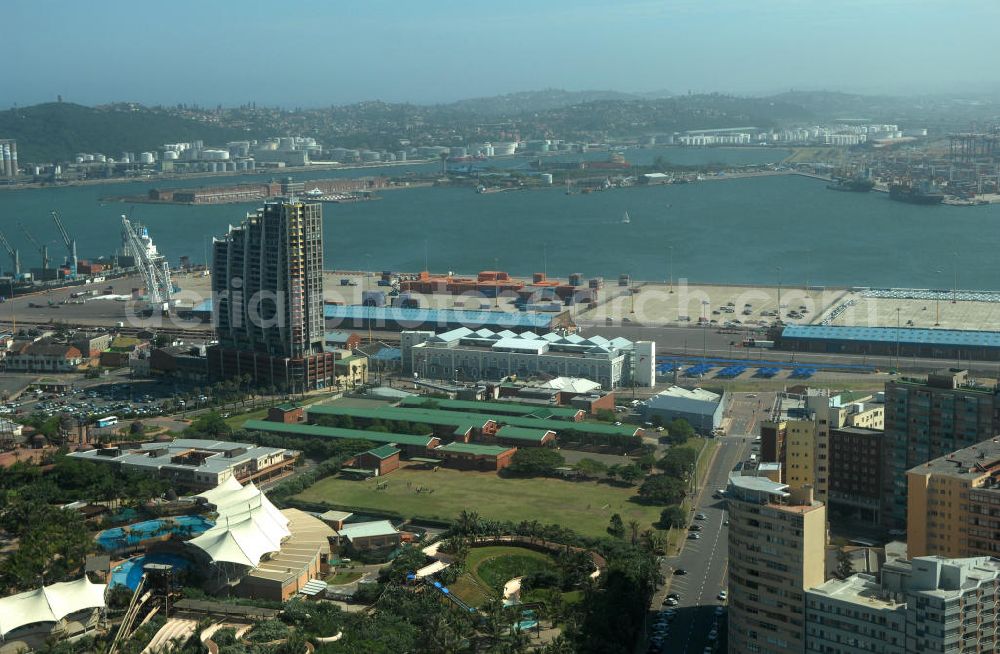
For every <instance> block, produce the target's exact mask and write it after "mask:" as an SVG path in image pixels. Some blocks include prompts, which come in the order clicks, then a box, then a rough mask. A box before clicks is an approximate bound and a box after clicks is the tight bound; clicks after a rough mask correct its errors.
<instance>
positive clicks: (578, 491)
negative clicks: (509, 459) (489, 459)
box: [296, 467, 660, 536]
mask: <svg viewBox="0 0 1000 654" xmlns="http://www.w3.org/2000/svg"><path fill="white" fill-rule="evenodd" d="M376 483H379V484H385V485H386V487H385V488H384V489H382V490H376V489H375V485H376ZM418 488H419V489H423V490H422V491H421V492H418V490H417V489H418ZM428 491H433V492H428ZM635 493H636V487H628V488H625V487H619V486H611V485H609V484H605V483H598V482H596V481H567V480H563V479H547V478H534V479H510V478H502V477H500V476H498V475H497V474H496V473H494V472H466V471H461V470H450V469H447V468H440V469H438V470H437V471H436V472H435V471H431V470H425V469H421V468H418V467H402V468H400V469H399V470H396V471H395V472H393V473H391V474H389V475H386V476H385V477H379V478H377V479H375V478H373V479H369V480H365V481H355V480H351V479H344V478H341V477H328V478H326V479H321V480H320V481H318V482H317V483H316V484H314V485H313V486H311V487H310V488H307V489H306V490H304V491H303V492H302V493H300V494H299V495H297V496H296V497H297V498H298V499H301V500H304V501H308V502H324V503H326V504H328V505H330V506H336V507H345V508H348V509H351V510H363V509H368V510H372V511H379V510H384V511H388V512H391V513H396V514H401V515H403V516H405V517H408V518H431V519H437V520H454V519H455V517H456V516H457V515H458V514H459V513H460V512H461V511H462V510H463V509H464V510H466V511H476V512H477V513H479V515H480V516H481V517H483V518H488V519H493V520H510V521H512V522H520V521H522V520H528V521H531V520H537V521H538V522H540V523H541V524H559V525H562V526H564V527H568V528H570V529H572V530H573V531H575V532H577V533H579V534H581V535H584V536H603V535H606V532H605V529H606V528H607V526H608V520H610V519H611V515H612V514H614V513H618V514H620V515H621V517H622V521H623V522H624V523H625V525H626V527H627V526H628V524H629V522H630V521H632V520H636V521H638V523H639V526H640V531H645V530H646V529H650V528H651V527H652V526H653V523H655V522H656V521H658V520H659V518H660V507H656V506H646V505H642V504H637V503H635V502H631V501H629V498H631V497H633V496H635Z"/></svg>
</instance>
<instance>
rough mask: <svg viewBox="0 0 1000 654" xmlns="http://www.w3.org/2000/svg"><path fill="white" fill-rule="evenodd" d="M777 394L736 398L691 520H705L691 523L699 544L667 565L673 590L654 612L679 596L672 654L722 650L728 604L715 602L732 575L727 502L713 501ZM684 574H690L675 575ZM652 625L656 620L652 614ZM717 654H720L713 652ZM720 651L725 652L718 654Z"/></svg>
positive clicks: (669, 643)
mask: <svg viewBox="0 0 1000 654" xmlns="http://www.w3.org/2000/svg"><path fill="white" fill-rule="evenodd" d="M773 400H774V394H773V393H760V394H753V393H749V394H748V393H738V394H734V397H733V399H732V404H731V405H730V410H731V412H732V415H731V416H730V434H731V435H729V436H725V437H722V438H720V439H719V449H718V452H717V454H716V457H715V461H714V463H713V465H712V467H711V468H710V470H709V472H708V475H707V478H706V482H705V484H704V486H703V487H702V488H700V489H699V492H700V495H699V497H698V500H697V502H696V503H695V509H694V510H693V511H692V514H699V513H700V514H704V516H705V519H704V520H692V524H698V525H700V526H701V527H702V529H701V531H700V532H698V533H699V534H700V536H701V538H699V539H697V540H686V541H685V543H684V549H683V551H682V552H681V554H680V555H679V556H676V557H669V558H667V559H666V560H665V562H664V563H665V567H664V575H665V576H666V577H668V583H669V590H666V591H662V592H660V593H657V594H656V596H655V597H654V603H655V606H654V607H653V608H654V610H659V609H660V608H663V607H662V606H661V603H662V601H663V599H664V597H665V595H666V594H667V593H668V592H669V593H677V595H678V596H679V603H678V605H677V607H676V609H677V616H676V618H675V619H674V620H673V622H672V623H671V625H670V632H669V635H668V636H667V637H666V638H664V640H663V648H662V651H663V652H665V653H669V654H701V653H702V652H704V651H705V648H706V647H715V648H717V649H718V648H719V647H720V645H721V642H720V641H724V639H725V619H724V617H723V618H719V617H717V616H716V613H715V612H716V607H719V606H722V605H724V604H725V603H724V602H720V601H719V600H718V599H717V596H718V594H719V591H721V590H723V589H725V588H726V576H727V573H728V568H727V563H728V529H727V527H726V525H725V524H724V523H725V522H726V513H725V502H724V500H720V499H717V498H715V497H713V495H715V493H716V491H717V490H719V489H723V488H725V487H726V484H727V483H728V479H729V473H730V471H731V470H732V469H733V468H734V467H735V466H736V464H737V463H739V462H740V461H743V460H745V459H746V458H747V456H748V455H749V453H750V447H751V442H752V439H753V438H754V436H756V431H757V425H758V423H759V420H760V419H761V417H762V416H763V415H764V412H765V411H766V410H767V409H769V408H770V405H771V403H772V402H773ZM678 569H683V570H685V571H686V573H687V574H684V575H676V574H674V571H675V570H678ZM650 617H651V622H652V621H653V620H654V619H655V616H654V615H653V614H652V613H651V616H650ZM716 621H718V638H717V639H716V641H715V642H714V643H713V642H712V641H709V639H708V634H709V632H710V631H711V629H712V625H713V624H714V623H716ZM712 651H716V650H712ZM720 651H721V650H720Z"/></svg>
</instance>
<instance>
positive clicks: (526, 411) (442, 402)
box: [399, 396, 580, 420]
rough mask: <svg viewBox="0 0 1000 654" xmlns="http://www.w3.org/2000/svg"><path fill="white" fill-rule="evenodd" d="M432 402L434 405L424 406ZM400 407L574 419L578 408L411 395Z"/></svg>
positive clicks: (578, 410) (578, 411)
mask: <svg viewBox="0 0 1000 654" xmlns="http://www.w3.org/2000/svg"><path fill="white" fill-rule="evenodd" d="M431 402H433V403H434V404H435V405H436V407H425V406H423V405H424V404H428V403H431ZM399 406H401V407H414V408H427V409H433V408H438V409H451V410H460V411H471V412H473V413H499V414H506V415H520V416H533V417H535V418H567V419H570V420H572V419H574V418H576V416H577V414H579V413H580V409H567V408H564V407H555V406H540V405H537V404H523V403H520V402H479V401H476V400H446V399H438V398H429V397H420V396H412V397H407V398H405V399H404V400H403V401H402V402H400V403H399Z"/></svg>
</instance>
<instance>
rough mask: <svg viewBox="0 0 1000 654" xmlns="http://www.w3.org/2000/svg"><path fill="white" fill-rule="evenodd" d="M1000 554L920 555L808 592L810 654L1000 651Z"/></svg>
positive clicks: (807, 649)
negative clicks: (878, 575) (876, 573)
mask: <svg viewBox="0 0 1000 654" xmlns="http://www.w3.org/2000/svg"><path fill="white" fill-rule="evenodd" d="M998 606H1000V559H995V558H989V557H975V558H960V559H948V558H944V557H937V556H927V557H916V558H913V559H912V560H910V561H905V560H896V561H890V562H888V563H886V564H885V565H884V566H883V568H882V571H881V581H879V580H878V579H876V577H874V576H871V575H864V574H857V575H853V576H851V577H849V578H847V579H843V580H841V579H831V580H830V581H828V582H826V583H825V584H823V585H821V586H819V587H817V588H813V589H810V590H809V591H808V592H807V593H806V639H805V649H804V651H805V652H807V653H809V654H814V653H815V654H857V652H878V653H879V654H922V653H924V652H948V653H953V654H984V653H986V652H997V651H998V648H1000V632H998V629H997V624H998V623H997V618H998Z"/></svg>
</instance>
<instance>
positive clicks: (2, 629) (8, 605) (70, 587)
mask: <svg viewBox="0 0 1000 654" xmlns="http://www.w3.org/2000/svg"><path fill="white" fill-rule="evenodd" d="M106 589H107V586H106V585H105V584H93V583H90V580H89V579H87V577H86V576H84V577H81V578H80V579H77V580H76V581H65V582H62V583H58V584H52V585H51V586H43V587H41V588H39V589H37V590H29V591H27V592H25V593H19V594H17V595H11V596H10V597H5V598H3V599H0V637H2V636H6V635H7V634H8V633H10V632H11V631H14V630H15V629H17V628H18V627H23V626H24V625H27V624H33V623H35V622H58V621H59V620H62V619H63V618H64V617H66V616H67V615H70V614H71V613H76V612H77V611H83V610H85V609H100V608H104V591H105V590H106Z"/></svg>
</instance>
